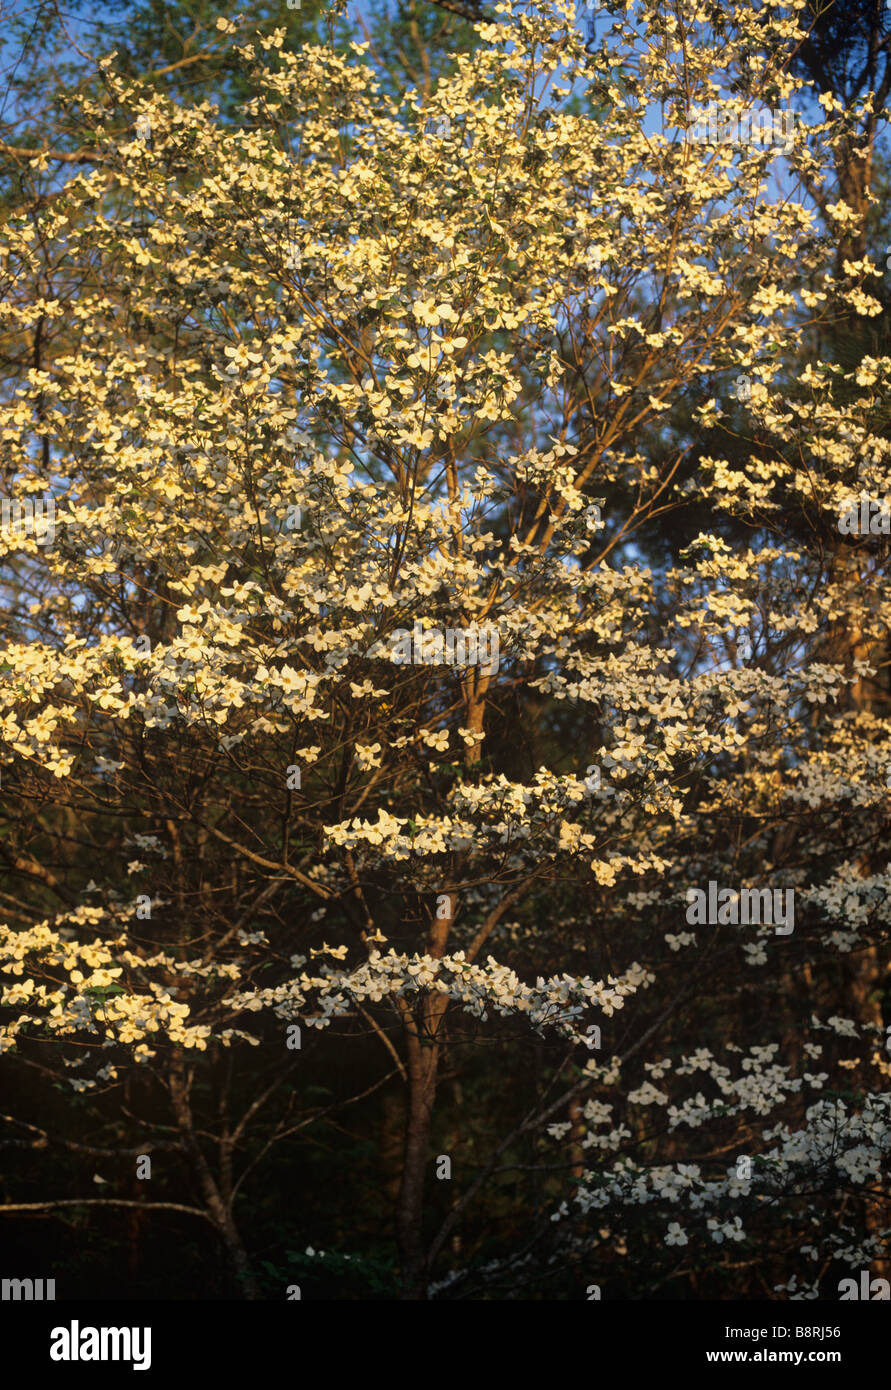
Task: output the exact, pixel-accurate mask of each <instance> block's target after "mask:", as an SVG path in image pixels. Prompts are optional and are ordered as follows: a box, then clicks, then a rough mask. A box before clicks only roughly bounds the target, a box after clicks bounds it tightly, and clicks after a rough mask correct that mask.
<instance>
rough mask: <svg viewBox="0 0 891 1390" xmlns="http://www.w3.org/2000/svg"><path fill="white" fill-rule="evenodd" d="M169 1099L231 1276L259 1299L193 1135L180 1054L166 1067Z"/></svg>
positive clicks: (245, 1292)
mask: <svg viewBox="0 0 891 1390" xmlns="http://www.w3.org/2000/svg"><path fill="white" fill-rule="evenodd" d="M169 1079H170V1098H171V1101H172V1103H173V1110H174V1113H175V1115H176V1118H177V1122H178V1124H179V1127H180V1130H181V1132H182V1135H183V1140H184V1142H185V1146H186V1151H187V1153H188V1154H189V1156H190V1158H191V1159H192V1163H193V1166H194V1170H195V1175H196V1177H197V1179H198V1186H199V1187H200V1189H201V1195H202V1197H203V1198H204V1203H205V1206H206V1207H207V1210H208V1212H209V1213H210V1216H211V1218H212V1220H213V1223H214V1225H215V1226H216V1228H217V1232H218V1234H219V1237H220V1239H221V1240H222V1242H223V1245H224V1246H225V1247H226V1253H227V1255H228V1256H229V1262H230V1264H231V1266H232V1271H233V1273H234V1275H235V1278H236V1281H237V1283H238V1285H239V1288H240V1289H241V1291H242V1294H243V1296H244V1297H245V1298H246V1299H249V1300H255V1299H259V1297H260V1291H259V1288H258V1287H257V1282H256V1279H255V1278H254V1272H253V1270H252V1268H251V1262H250V1260H249V1258H248V1253H247V1251H246V1250H245V1248H244V1245H243V1244H242V1240H241V1235H240V1234H239V1231H238V1227H237V1226H236V1224H235V1221H234V1220H233V1217H232V1208H231V1204H230V1203H227V1202H225V1201H224V1200H223V1198H222V1195H221V1193H220V1189H219V1187H218V1186H217V1184H216V1182H215V1181H214V1177H213V1174H212V1173H211V1171H210V1166H209V1164H208V1162H207V1159H206V1158H205V1157H204V1154H203V1153H202V1151H201V1145H200V1144H199V1143H198V1140H197V1138H196V1137H195V1132H194V1130H193V1128H192V1112H191V1108H190V1106H189V1097H188V1087H187V1086H186V1082H185V1077H184V1068H183V1061H182V1054H179V1055H178V1056H177V1057H176V1058H175V1059H174V1062H173V1064H172V1066H171V1069H170V1077H169Z"/></svg>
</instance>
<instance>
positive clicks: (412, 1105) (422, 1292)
mask: <svg viewBox="0 0 891 1390" xmlns="http://www.w3.org/2000/svg"><path fill="white" fill-rule="evenodd" d="M426 1002H427V1003H428V1005H429V1003H436V1004H439V1002H440V1001H439V1000H436V1001H426ZM444 1006H445V1001H442V1009H441V1010H440V1016H441V1013H442V1012H443V1011H444ZM430 1014H431V1010H430V1008H429V1007H426V1008H424V1009H423V1019H422V1024H421V1027H420V1028H419V1027H418V1024H417V1023H416V1022H415V1020H414V1019H413V1018H412V1017H411V1014H410V1013H408V1012H406V1015H405V1032H406V1058H407V1071H408V1113H407V1116H406V1125H405V1152H404V1157H403V1163H402V1181H401V1183H400V1187H399V1198H398V1201H397V1204H396V1238H397V1241H398V1244H399V1256H400V1261H401V1265H402V1298H403V1299H423V1298H426V1296H427V1278H428V1270H427V1253H426V1249H425V1245H424V1221H423V1218H424V1178H425V1176H426V1168H427V1153H428V1149H429V1145H430V1128H431V1124H432V1120H433V1102H434V1099H435V1097H436V1077H437V1071H438V1068H439V1050H440V1044H439V1038H438V1033H434V1034H433V1035H431V1034H430V1033H428V1031H427V1029H426V1028H424V1024H425V1023H427V1022H428V1021H429V1022H432V1021H433V1020H432V1019H430V1018H429V1015H430Z"/></svg>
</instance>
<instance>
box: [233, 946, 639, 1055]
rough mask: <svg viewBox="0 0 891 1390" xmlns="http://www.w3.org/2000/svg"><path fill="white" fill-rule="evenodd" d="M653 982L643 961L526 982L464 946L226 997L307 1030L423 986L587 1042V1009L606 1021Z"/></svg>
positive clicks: (379, 958)
mask: <svg viewBox="0 0 891 1390" xmlns="http://www.w3.org/2000/svg"><path fill="white" fill-rule="evenodd" d="M653 979H654V977H653V975H652V974H651V973H649V972H648V971H646V970H645V969H644V968H643V967H642V966H640V965H637V964H633V965H631V966H630V967H629V968H628V970H626V971H624V972H623V974H622V975H620V976H617V977H615V978H614V977H613V976H610V977H609V978H608V979H607V980H606V981H594V980H591V979H587V978H584V977H583V978H578V977H576V976H569V975H564V976H563V977H562V978H561V977H554V978H552V979H547V980H545V979H538V980H537V981H536V983H535V984H534V985H527V984H525V983H524V982H523V981H522V980H521V979H520V978H519V977H518V976H517V974H516V973H515V972H514V971H513V970H510V969H508V968H507V967H506V966H503V965H499V963H498V961H496V960H495V959H494V958H493V957H492V956H489V957H488V959H487V961H486V963H485V965H476V964H474V963H472V962H471V961H468V960H466V959H465V952H464V951H457V952H456V953H455V954H454V955H451V956H443V957H440V958H436V957H433V956H428V955H423V956H421V955H415V956H407V955H404V954H402V955H400V954H398V953H397V952H395V951H388V952H386V953H385V954H382V953H381V952H380V951H377V950H373V951H372V952H371V953H370V955H369V957H368V960H367V961H364V962H363V963H362V964H361V965H359V966H357V967H356V968H355V969H352V970H336V969H333V968H332V967H330V966H325V967H323V968H322V970H321V971H320V972H319V973H318V974H315V975H311V974H308V973H307V972H305V971H304V972H303V973H302V974H300V975H298V976H296V977H295V978H294V979H293V980H290V981H289V982H288V983H287V984H285V985H279V986H277V987H275V988H272V989H262V990H252V991H245V992H242V993H238V994H234V995H231V996H229V997H228V998H227V999H226V1001H225V1002H226V1004H227V1006H228V1007H230V1008H232V1009H236V1010H242V1009H244V1010H247V1011H249V1012H256V1011H258V1010H260V1009H264V1008H271V1009H272V1010H273V1012H274V1013H275V1015H276V1016H277V1017H278V1018H285V1019H296V1018H302V1019H305V1021H306V1022H307V1023H308V1024H310V1025H311V1026H312V1027H315V1028H325V1027H327V1026H328V1024H329V1023H330V1021H331V1020H332V1018H336V1017H338V1016H340V1015H343V1014H346V1013H349V1012H350V1011H351V1010H352V1008H353V1006H354V1004H355V1003H356V1002H357V1001H358V1002H362V1003H364V1002H368V1001H371V1002H373V1003H380V1002H381V1001H382V1000H388V999H394V998H397V997H399V998H408V997H411V996H412V995H413V994H417V993H418V992H419V991H422V990H425V991H429V992H431V993H433V994H439V995H442V996H444V997H445V998H448V999H450V1000H453V1001H454V1002H455V1003H457V1004H458V1006H459V1007H460V1008H461V1009H462V1010H463V1011H464V1012H465V1013H468V1014H471V1015H473V1016H474V1017H476V1018H479V1019H481V1020H482V1021H485V1020H486V1019H487V1018H488V1017H489V1012H490V1010H491V1011H492V1012H493V1013H495V1014H499V1015H501V1016H505V1017H506V1016H507V1015H509V1014H518V1015H522V1016H523V1017H524V1018H525V1019H526V1020H527V1021H528V1023H529V1025H530V1026H531V1027H532V1028H533V1029H535V1030H536V1031H537V1032H542V1031H543V1030H544V1029H546V1028H553V1029H555V1030H556V1031H557V1032H559V1033H560V1034H562V1035H563V1036H565V1037H567V1038H570V1039H572V1040H574V1041H576V1042H581V1043H586V1042H587V1035H586V1033H585V1032H584V1031H583V1030H582V1028H581V1027H580V1023H581V1020H582V1018H583V1016H584V1015H586V1013H587V1012H588V1011H590V1010H591V1009H597V1010H598V1011H599V1012H601V1013H602V1014H603V1015H604V1016H605V1017H606V1018H610V1017H612V1015H613V1014H614V1013H615V1012H616V1011H617V1010H618V1009H621V1008H622V1007H623V1006H624V1003H625V999H626V998H627V997H628V996H629V995H632V994H635V993H636V992H637V991H638V990H639V989H641V988H645V987H646V986H647V985H648V984H651V983H652V982H653Z"/></svg>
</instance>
